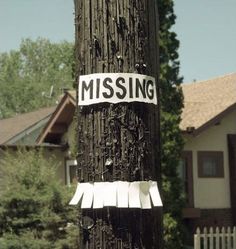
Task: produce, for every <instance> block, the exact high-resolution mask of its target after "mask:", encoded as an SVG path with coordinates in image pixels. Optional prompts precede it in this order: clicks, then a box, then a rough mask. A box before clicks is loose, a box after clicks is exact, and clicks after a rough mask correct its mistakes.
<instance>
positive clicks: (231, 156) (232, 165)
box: [228, 134, 236, 225]
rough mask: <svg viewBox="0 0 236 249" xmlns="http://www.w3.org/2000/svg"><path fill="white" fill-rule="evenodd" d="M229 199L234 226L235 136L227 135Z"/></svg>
mask: <svg viewBox="0 0 236 249" xmlns="http://www.w3.org/2000/svg"><path fill="white" fill-rule="evenodd" d="M228 148H229V174H230V197H231V207H232V212H233V224H234V225H235V224H236V135H235V134H234V135H228Z"/></svg>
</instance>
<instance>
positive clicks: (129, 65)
mask: <svg viewBox="0 0 236 249" xmlns="http://www.w3.org/2000/svg"><path fill="white" fill-rule="evenodd" d="M74 2H75V28H76V33H75V37H76V46H75V56H76V67H75V68H76V70H75V73H76V82H78V78H79V76H80V75H86V74H91V73H118V72H123V73H141V74H145V75H149V76H153V77H155V79H156V80H157V79H158V70H159V69H158V67H159V63H158V57H159V52H158V21H157V20H158V13H157V6H156V2H157V1H156V0H74ZM157 92H158V91H157ZM158 109H159V106H157V105H153V104H144V103H137V102H135V103H120V104H108V103H101V104H97V105H91V106H85V107H78V148H79V149H78V150H79V151H78V158H77V160H78V178H79V181H80V182H81V181H84V182H99V181H116V180H119V181H129V182H132V181H146V180H157V181H158V183H160V146H159V112H158ZM109 165H112V166H109ZM159 186H160V184H159ZM160 212H161V211H160V209H157V208H153V209H151V210H134V209H118V208H104V209H102V210H92V209H91V210H86V211H82V217H81V220H82V221H84V220H85V219H84V218H85V217H86V218H87V217H90V219H92V220H93V222H94V226H92V228H90V229H84V230H83V232H82V234H81V236H82V238H83V239H81V248H88V249H95V248H102V249H103V248H104V249H105V248H107V249H110V248H116V249H125V248H126V249H131V248H143V249H144V248H145V249H152V248H153V249H154V248H155V249H156V248H160V238H161V233H160V231H161V216H160Z"/></svg>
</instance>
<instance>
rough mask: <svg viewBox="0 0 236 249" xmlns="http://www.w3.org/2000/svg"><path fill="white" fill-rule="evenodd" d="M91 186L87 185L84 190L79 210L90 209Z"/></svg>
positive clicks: (91, 200)
mask: <svg viewBox="0 0 236 249" xmlns="http://www.w3.org/2000/svg"><path fill="white" fill-rule="evenodd" d="M93 188H94V187H93V184H91V183H87V184H86V187H85V189H84V195H83V200H82V204H81V208H91V207H92V203H93Z"/></svg>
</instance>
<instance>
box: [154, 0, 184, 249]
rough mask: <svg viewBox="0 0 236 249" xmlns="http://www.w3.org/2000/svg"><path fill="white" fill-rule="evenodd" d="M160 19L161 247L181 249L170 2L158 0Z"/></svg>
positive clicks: (179, 100)
mask: <svg viewBox="0 0 236 249" xmlns="http://www.w3.org/2000/svg"><path fill="white" fill-rule="evenodd" d="M158 7H159V19H160V32H159V37H160V45H159V46H160V88H161V140H162V179H163V182H162V188H163V200H164V247H165V248H168V249H179V248H183V234H184V233H183V230H184V228H183V225H182V223H183V221H182V208H183V207H184V196H183V194H182V189H183V187H182V183H181V181H180V179H179V178H178V174H177V167H178V165H179V159H180V155H181V152H182V150H183V144H184V142H183V138H182V135H181V131H180V129H179V124H180V121H181V118H180V115H181V109H182V107H183V94H182V90H181V87H180V85H181V82H182V78H181V77H179V61H178V47H179V41H178V40H177V37H176V34H175V33H174V32H173V31H171V27H172V25H174V24H175V19H176V16H175V14H174V10H173V7H174V1H173V0H158Z"/></svg>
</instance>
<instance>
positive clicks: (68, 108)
mask: <svg viewBox="0 0 236 249" xmlns="http://www.w3.org/2000/svg"><path fill="white" fill-rule="evenodd" d="M75 95H76V92H75V91H68V92H66V93H65V94H64V96H63V97H62V99H61V100H60V102H59V104H58V105H57V107H56V109H55V112H54V113H53V114H52V115H51V117H50V119H49V121H48V122H47V124H46V126H45V127H44V129H43V130H42V132H41V133H40V135H39V136H38V138H37V144H42V143H54V144H58V143H60V139H61V137H62V136H63V134H64V133H65V132H66V131H67V130H68V127H69V125H70V123H71V122H72V119H73V117H74V112H75V106H76V103H75Z"/></svg>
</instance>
